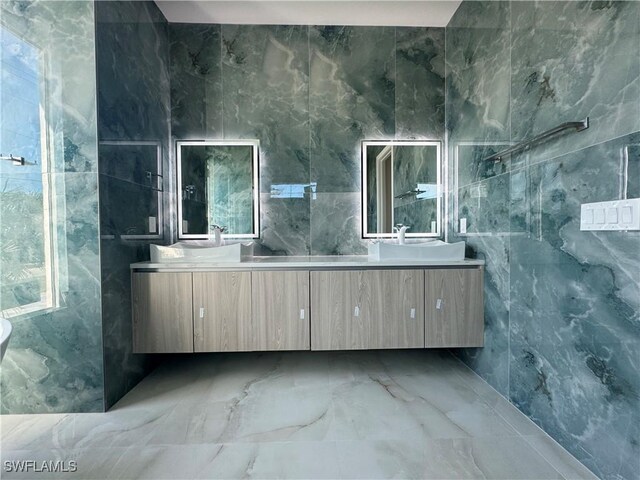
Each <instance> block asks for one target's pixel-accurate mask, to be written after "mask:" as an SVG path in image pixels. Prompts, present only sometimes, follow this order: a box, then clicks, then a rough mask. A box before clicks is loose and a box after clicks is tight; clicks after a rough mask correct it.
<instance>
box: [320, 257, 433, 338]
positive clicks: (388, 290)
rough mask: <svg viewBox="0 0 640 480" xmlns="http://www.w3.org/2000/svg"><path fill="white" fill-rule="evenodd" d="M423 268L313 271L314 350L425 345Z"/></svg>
mask: <svg viewBox="0 0 640 480" xmlns="http://www.w3.org/2000/svg"><path fill="white" fill-rule="evenodd" d="M423 297H424V273H423V271H422V270H361V271H326V272H311V310H312V318H311V347H312V350H362V349H375V348H421V347H424V300H423Z"/></svg>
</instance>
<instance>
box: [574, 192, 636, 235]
mask: <svg viewBox="0 0 640 480" xmlns="http://www.w3.org/2000/svg"><path fill="white" fill-rule="evenodd" d="M580 230H640V198H631V199H628V200H614V201H612V202H597V203H583V204H582V206H581V209H580Z"/></svg>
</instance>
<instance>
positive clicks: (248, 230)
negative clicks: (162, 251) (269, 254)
mask: <svg viewBox="0 0 640 480" xmlns="http://www.w3.org/2000/svg"><path fill="white" fill-rule="evenodd" d="M258 146H259V142H258V140H220V141H189V142H182V141H181V142H177V149H178V195H179V201H178V237H179V238H180V239H190V238H191V239H196V238H207V237H208V236H209V235H210V234H211V233H212V232H213V227H214V225H219V226H221V227H224V233H223V237H225V238H257V237H258V236H259V232H260V230H259V197H258V195H259V188H258Z"/></svg>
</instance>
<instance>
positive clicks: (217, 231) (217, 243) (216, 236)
mask: <svg viewBox="0 0 640 480" xmlns="http://www.w3.org/2000/svg"><path fill="white" fill-rule="evenodd" d="M225 229H226V227H221V226H220V225H216V224H213V225H211V227H210V228H209V234H211V233H213V246H214V247H221V246H222V245H224V240H223V239H222V233H223V232H224V231H225Z"/></svg>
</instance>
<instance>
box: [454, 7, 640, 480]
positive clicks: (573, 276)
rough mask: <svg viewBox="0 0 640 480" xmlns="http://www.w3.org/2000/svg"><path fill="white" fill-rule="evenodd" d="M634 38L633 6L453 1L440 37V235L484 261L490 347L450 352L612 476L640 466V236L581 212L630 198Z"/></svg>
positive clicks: (638, 50) (638, 46)
mask: <svg viewBox="0 0 640 480" xmlns="http://www.w3.org/2000/svg"><path fill="white" fill-rule="evenodd" d="M639 32H640V4H638V3H636V2H616V1H614V2H606V3H601V2H542V1H540V2H537V1H536V2H464V3H463V4H462V6H461V7H460V9H459V10H458V12H457V13H456V15H455V16H454V18H453V19H452V21H451V23H450V25H449V27H448V31H447V52H446V55H447V106H448V109H447V130H448V134H449V139H450V150H449V154H450V158H455V159H456V160H457V163H456V162H454V163H453V165H452V166H451V170H450V179H451V183H450V186H451V188H452V191H451V193H450V205H451V207H452V209H451V210H450V213H451V218H452V224H451V225H450V232H451V235H450V239H462V240H466V241H467V242H468V245H469V247H470V250H469V252H468V253H469V254H470V255H473V256H477V257H478V258H484V259H485V260H486V262H487V263H486V277H485V318H486V322H487V328H486V330H485V338H486V340H485V343H486V345H487V346H486V347H485V348H484V349H482V350H461V351H458V352H456V354H457V355H459V356H460V357H461V358H462V359H464V361H465V362H466V363H468V364H469V365H470V366H471V367H472V368H473V369H474V370H475V371H476V372H477V373H479V374H480V375H481V376H482V377H484V378H485V379H487V380H488V381H489V382H491V384H492V385H494V386H495V387H496V388H497V389H498V390H499V391H500V392H502V393H503V394H505V395H507V396H508V398H509V399H510V401H512V402H513V403H514V404H515V405H517V406H518V408H520V409H521V410H522V411H523V412H524V413H525V414H527V415H528V416H529V417H530V418H532V419H533V420H534V421H535V422H536V423H537V424H538V425H540V426H541V427H542V428H543V429H544V430H545V431H546V432H548V433H549V434H550V435H551V436H552V437H554V438H555V439H556V440H558V441H559V442H560V443H561V444H563V445H564V446H565V447H566V448H567V449H569V450H570V451H571V453H573V454H574V455H575V456H576V457H577V458H578V459H579V460H580V461H582V462H584V464H585V465H587V466H588V467H589V468H591V469H592V470H593V471H594V472H595V473H596V474H598V476H600V477H602V478H607V479H636V478H638V471H640V450H639V447H638V445H639V443H640V374H639V373H638V372H639V371H640V369H639V367H640V353H639V352H638V349H637V345H638V343H639V341H640V317H639V315H640V313H639V312H640V235H638V232H581V231H580V229H579V217H580V205H581V204H582V203H588V202H598V201H605V200H615V199H619V198H622V197H623V195H625V194H627V195H629V198H631V197H632V196H637V192H638V190H637V186H638V185H640V171H639V170H638V164H639V163H638V162H639V159H638V156H637V152H636V148H635V145H636V144H637V142H638V133H637V132H638V129H639V128H640V124H638V122H639V121H640V101H639V100H638V98H639V97H638V94H637V90H638V88H639V84H638V82H639V78H640V42H639V40H638V39H639V38H640V34H639ZM585 116H589V117H590V119H591V127H590V128H589V130H586V131H585V132H581V133H574V134H569V135H566V136H562V137H559V138H556V139H554V140H553V141H550V142H548V143H546V144H544V145H539V146H538V147H536V148H534V149H531V150H530V151H529V152H525V153H523V154H521V155H517V156H514V157H513V158H509V159H506V160H505V161H504V162H501V163H500V164H498V165H495V164H492V165H490V166H489V165H486V163H484V162H483V158H485V157H486V156H487V155H486V154H490V153H489V150H490V149H496V148H499V145H500V144H503V145H504V144H508V143H509V142H510V141H518V140H520V139H523V138H526V137H528V136H531V135H535V134H536V133H539V132H540V131H543V130H546V129H548V128H551V127H553V126H554V125H556V124H558V123H560V122H562V121H569V120H580V119H582V118H584V117H585ZM483 150H484V151H483ZM456 154H457V157H456V156H455V155H456ZM456 165H457V169H456V168H455V167H456ZM625 173H626V175H625ZM456 180H457V183H456ZM456 187H457V188H456ZM463 217H464V218H467V219H468V222H469V226H470V228H469V234H468V235H461V234H459V233H458V226H457V224H456V223H455V222H456V220H457V219H458V218H463ZM487 347H489V348H487Z"/></svg>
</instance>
